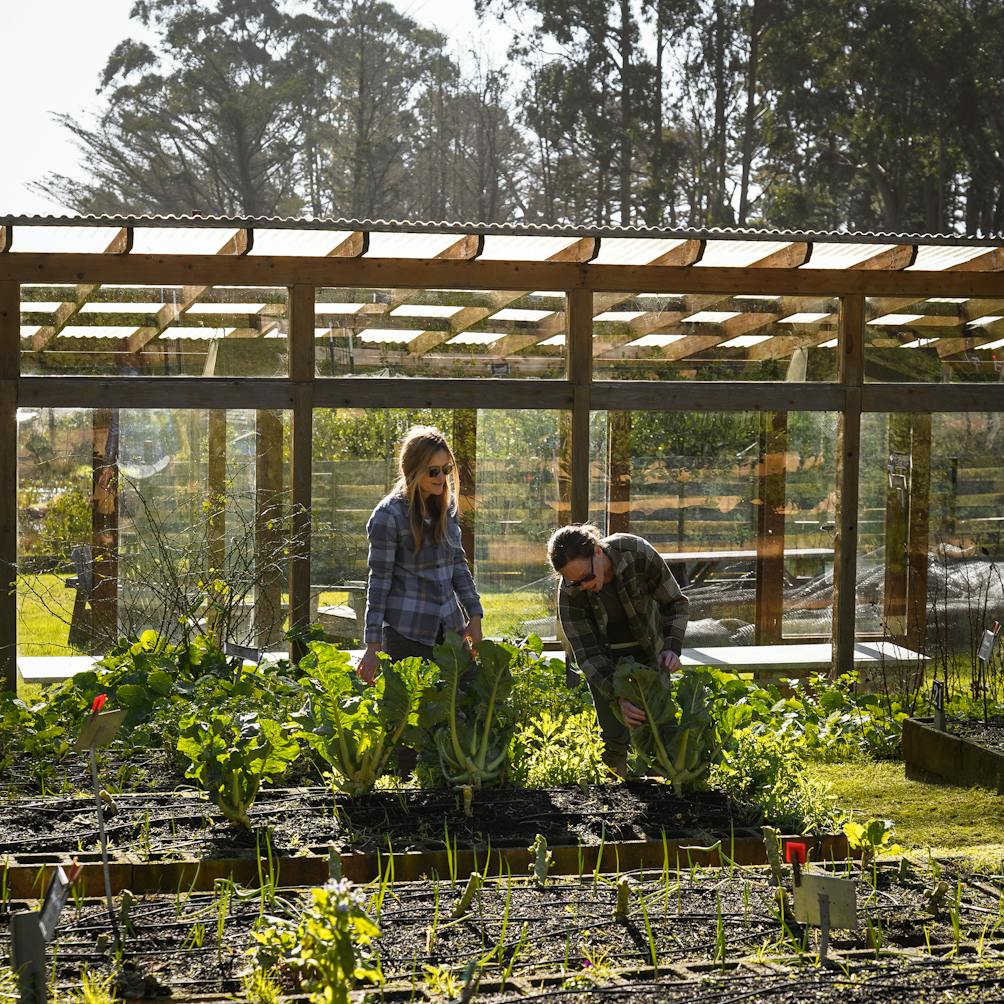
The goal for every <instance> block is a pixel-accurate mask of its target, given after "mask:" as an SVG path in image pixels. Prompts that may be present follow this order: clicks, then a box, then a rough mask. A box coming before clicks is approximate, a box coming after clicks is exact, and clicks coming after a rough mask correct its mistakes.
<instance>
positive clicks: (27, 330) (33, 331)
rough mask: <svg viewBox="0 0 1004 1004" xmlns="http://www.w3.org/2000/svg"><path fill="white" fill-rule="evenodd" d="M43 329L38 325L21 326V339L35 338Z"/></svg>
mask: <svg viewBox="0 0 1004 1004" xmlns="http://www.w3.org/2000/svg"><path fill="white" fill-rule="evenodd" d="M41 330H42V329H41V327H39V325H37V324H22V325H21V337H22V338H33V337H34V336H35V335H37V334H38V333H39V332H40V331H41Z"/></svg>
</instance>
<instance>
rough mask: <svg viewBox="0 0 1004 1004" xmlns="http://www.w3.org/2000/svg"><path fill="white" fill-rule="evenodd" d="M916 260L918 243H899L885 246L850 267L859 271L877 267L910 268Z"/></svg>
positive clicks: (872, 269)
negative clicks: (893, 245) (888, 246)
mask: <svg viewBox="0 0 1004 1004" xmlns="http://www.w3.org/2000/svg"><path fill="white" fill-rule="evenodd" d="M916 260H917V245H916V244H897V245H896V246H895V247H890V248H885V249H884V250H882V251H880V252H879V253H878V254H875V255H872V256H871V257H870V258H865V259H864V261H859V262H858V263H857V264H856V265H851V266H850V268H851V269H854V270H857V271H861V270H869V271H874V270H876V269H885V270H890V271H898V270H899V269H904V268H909V267H910V266H911V265H912V264H913V263H914V262H915V261H916Z"/></svg>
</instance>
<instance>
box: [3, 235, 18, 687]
mask: <svg viewBox="0 0 1004 1004" xmlns="http://www.w3.org/2000/svg"><path fill="white" fill-rule="evenodd" d="M3 239H4V238H3V235H2V234H0V240H3ZM20 324H21V303H20V290H19V289H18V284H17V283H15V282H0V485H2V486H3V491H2V495H3V497H2V499H0V686H2V687H3V689H4V690H8V691H10V692H11V693H14V692H15V691H16V689H17V593H16V584H17V377H18V371H19V369H20V358H21V328H20ZM12 586H13V587H14V588H12Z"/></svg>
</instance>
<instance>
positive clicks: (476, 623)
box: [464, 617, 482, 646]
mask: <svg viewBox="0 0 1004 1004" xmlns="http://www.w3.org/2000/svg"><path fill="white" fill-rule="evenodd" d="M464 636H465V637H467V638H469V639H470V641H471V645H473V646H476V645H477V644H478V643H479V642H480V641H481V637H482V635H481V618H480V617H472V618H471V619H470V621H469V622H468V624H467V627H466V628H464Z"/></svg>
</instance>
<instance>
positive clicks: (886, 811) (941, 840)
mask: <svg viewBox="0 0 1004 1004" xmlns="http://www.w3.org/2000/svg"><path fill="white" fill-rule="evenodd" d="M806 770H807V773H808V775H809V776H810V778H813V779H817V780H820V781H825V782H827V783H828V784H829V785H830V787H831V788H832V790H833V794H834V795H836V796H837V803H838V804H839V805H841V806H843V807H844V808H846V809H848V810H849V811H851V812H853V815H854V818H855V819H856V820H857V821H858V822H861V821H862V820H865V819H869V818H872V817H881V818H884V819H891V820H893V821H894V822H895V824H896V836H895V839H896V841H897V843H899V844H902V845H903V846H904V847H907V848H911V849H913V848H927V847H930V848H932V849H935V850H936V851H938V852H943V851H944V852H958V851H965V852H966V853H968V854H970V855H973V856H978V857H980V858H990V859H991V860H996V862H997V863H998V864H1000V862H1001V859H1002V855H1004V843H1002V841H1004V798H1001V797H1000V795H997V794H995V793H994V792H992V791H989V790H987V789H984V788H958V787H955V786H953V785H948V784H932V783H927V782H924V781H912V780H910V779H908V778H907V777H906V774H905V770H904V766H903V764H902V763H899V762H885V761H882V762H874V763H868V762H864V763H833V764H810V765H808V767H807V769H806Z"/></svg>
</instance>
